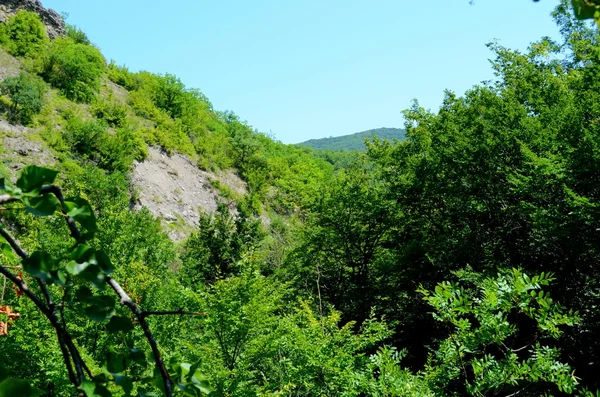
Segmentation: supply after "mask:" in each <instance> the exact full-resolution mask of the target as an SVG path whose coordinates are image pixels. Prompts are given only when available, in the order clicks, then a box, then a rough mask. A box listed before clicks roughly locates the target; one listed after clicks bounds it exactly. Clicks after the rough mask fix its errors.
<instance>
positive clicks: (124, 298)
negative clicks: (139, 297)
mask: <svg viewBox="0 0 600 397" xmlns="http://www.w3.org/2000/svg"><path fill="white" fill-rule="evenodd" d="M106 282H107V283H108V285H109V286H110V287H111V288H112V289H113V290H114V291H115V293H116V294H117V295H118V296H119V298H120V303H121V305H123V306H127V307H128V308H129V310H131V312H132V313H133V314H134V315H135V316H136V318H137V319H138V322H139V324H140V326H141V327H142V329H143V330H144V335H145V336H146V339H147V340H148V343H149V344H150V347H151V348H152V354H153V355H154V359H155V361H156V367H157V368H158V370H159V372H160V375H161V377H162V378H163V385H164V387H165V395H166V396H167V397H171V396H172V395H173V392H172V390H171V389H172V388H171V384H172V383H173V381H172V380H171V377H170V376H169V373H168V372H167V368H166V367H165V364H164V362H163V361H162V358H161V355H160V351H159V350H158V344H157V343H156V340H155V339H154V336H153V335H152V331H150V327H149V326H148V322H147V321H146V316H144V312H142V311H141V310H140V308H139V306H138V305H136V304H135V302H134V301H133V300H132V299H131V298H130V297H129V295H127V292H125V290H123V288H122V287H121V285H119V283H117V282H116V281H115V280H114V279H113V278H112V277H106Z"/></svg>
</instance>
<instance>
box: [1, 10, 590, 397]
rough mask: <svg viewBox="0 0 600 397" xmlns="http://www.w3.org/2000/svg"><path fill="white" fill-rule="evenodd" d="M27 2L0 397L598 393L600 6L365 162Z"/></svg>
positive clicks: (9, 199)
mask: <svg viewBox="0 0 600 397" xmlns="http://www.w3.org/2000/svg"><path fill="white" fill-rule="evenodd" d="M8 3H10V7H13V8H10V7H9V6H6V4H8ZM30 3H35V4H38V5H39V3H38V2H36V1H33V0H32V1H27V2H21V3H19V2H13V1H11V2H6V4H4V6H5V7H4V8H2V12H4V13H5V14H6V18H5V19H6V20H5V22H4V23H2V24H0V45H1V47H2V48H1V49H0V78H1V82H0V93H1V95H2V96H1V97H0V105H1V109H2V120H0V131H1V132H0V134H2V140H1V145H0V158H1V159H2V161H1V162H0V173H1V174H2V178H1V179H0V190H1V192H0V236H1V239H0V245H1V246H2V247H1V248H2V249H1V250H0V286H1V288H2V290H1V294H0V397H5V396H40V395H43V396H73V395H81V396H88V397H94V396H102V397H103V396H140V397H144V396H161V395H166V396H172V395H178V396H202V395H210V396H330V397H334V396H357V397H358V396H381V397H383V396H463V395H465V396H466V395H472V396H544V395H577V396H589V397H591V396H597V395H600V394H599V393H598V392H597V390H600V378H599V377H598V373H600V310H599V309H598V307H599V305H600V295H599V293H598V292H599V291H600V35H599V34H598V30H597V27H596V26H595V25H591V24H588V23H587V22H585V21H582V20H579V19H577V18H576V17H575V15H574V13H576V14H577V16H578V17H581V18H593V17H598V15H600V13H595V11H594V10H592V11H594V12H590V9H589V7H593V6H590V4H591V3H589V2H585V3H581V4H580V2H578V1H574V2H570V1H567V0H564V1H563V2H561V3H560V5H559V6H558V7H557V9H556V11H555V13H554V19H555V21H556V23H557V24H558V26H559V27H560V31H561V33H562V38H561V40H560V41H556V42H554V41H550V40H549V39H547V38H545V39H541V40H540V41H537V42H534V43H532V44H531V45H530V47H529V48H528V50H527V51H525V52H519V51H514V50H511V49H509V48H505V47H503V46H501V45H500V44H490V45H489V47H490V50H491V51H492V52H493V62H492V67H493V69H494V72H495V79H494V80H493V81H489V82H487V83H485V84H481V85H478V86H474V87H473V88H472V89H470V90H469V91H468V92H466V93H465V94H464V95H462V96H458V95H456V94H454V93H452V92H447V93H446V95H445V98H444V102H443V104H442V106H441V107H440V109H439V111H436V112H432V111H426V110H425V109H423V108H422V107H420V106H419V104H418V102H415V103H414V105H413V106H412V108H411V109H408V110H406V111H405V113H404V114H405V118H406V120H407V122H406V126H405V127H406V139H405V140H404V141H396V142H390V141H386V140H382V139H379V138H374V139H373V140H372V141H370V142H368V143H367V151H366V152H363V153H358V152H355V153H345V152H338V151H314V150H313V149H311V148H308V147H300V146H295V145H284V144H282V143H280V142H277V141H274V140H273V139H272V138H270V137H269V136H267V135H265V134H262V133H260V132H258V131H256V130H255V129H253V128H252V127H251V126H250V124H249V123H247V122H245V121H243V120H240V119H239V117H237V116H236V115H235V114H234V113H232V112H229V111H227V112H224V111H219V110H216V109H214V108H213V106H212V104H211V103H210V101H209V99H208V98H207V97H206V96H205V95H204V94H202V92H201V91H200V90H198V89H194V88H190V87H186V86H185V85H184V83H183V82H182V81H180V80H179V79H178V78H177V77H175V76H173V75H169V74H166V75H158V74H153V73H150V72H144V71H142V72H132V71H130V70H129V69H128V68H127V67H125V66H119V64H118V63H115V62H107V61H106V59H105V58H104V56H103V55H102V53H101V52H100V51H99V49H98V48H96V47H95V46H94V45H93V44H92V43H91V42H90V40H89V39H88V37H87V36H86V34H85V33H84V32H83V31H82V30H81V29H80V28H77V27H75V26H70V25H66V26H65V27H64V35H63V34H57V35H56V37H55V36H54V35H52V37H53V38H50V35H49V27H48V26H47V24H48V21H47V20H44V21H42V20H41V19H40V15H42V14H40V13H41V11H40V9H39V8H31V7H29V8H27V9H20V8H21V7H22V6H23V4H30ZM15 4H16V5H15ZM573 4H574V5H575V6H576V8H575V9H573ZM594 4H595V3H594ZM7 7H8V8H7ZM15 7H16V8H15ZM515 12H517V11H515ZM43 22H45V24H44V23H43ZM53 29H54V28H53ZM57 31H60V29H58V30H56V29H54V30H52V32H57ZM416 94H417V95H418V93H416ZM143 170H145V172H146V174H144V175H141V174H140V172H142V171H143ZM184 182H185V183H187V184H184ZM190 186H191V187H190ZM190 189H196V190H193V191H192V192H189V190H190ZM199 195H205V196H206V197H210V200H213V201H210V203H209V202H208V201H206V202H205V201H202V200H198V196H199ZM203 197H204V196H203ZM194 200H196V201H194ZM207 200H208V199H207ZM207 203H208V204H207ZM194 206H195V207H194ZM192 207H193V208H192ZM164 208H168V209H169V213H168V214H167V213H166V212H165V211H163V210H164ZM178 208H181V211H180V212H177V211H179V210H177V209H178ZM170 211H173V212H170ZM190 211H192V212H193V214H191V213H190Z"/></svg>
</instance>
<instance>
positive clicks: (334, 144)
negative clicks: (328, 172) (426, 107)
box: [298, 128, 406, 152]
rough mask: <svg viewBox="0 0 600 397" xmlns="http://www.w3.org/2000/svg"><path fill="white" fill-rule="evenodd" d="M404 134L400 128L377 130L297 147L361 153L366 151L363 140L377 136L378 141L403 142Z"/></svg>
mask: <svg viewBox="0 0 600 397" xmlns="http://www.w3.org/2000/svg"><path fill="white" fill-rule="evenodd" d="M405 133H406V131H405V130H404V129H401V128H377V129H374V130H368V131H363V132H357V133H355V134H350V135H343V136H336V137H329V138H320V139H310V140H308V141H306V142H301V143H299V144H298V145H301V146H308V147H311V148H313V149H316V150H333V151H337V150H341V151H356V152H361V151H364V150H365V149H366V147H365V139H371V138H372V137H373V136H377V137H378V138H380V139H387V140H389V141H393V140H394V139H398V140H403V139H404V138H405Z"/></svg>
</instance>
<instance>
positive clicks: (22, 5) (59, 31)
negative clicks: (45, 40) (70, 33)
mask: <svg viewBox="0 0 600 397" xmlns="http://www.w3.org/2000/svg"><path fill="white" fill-rule="evenodd" d="M19 10H27V11H32V12H35V13H37V14H38V15H39V16H40V18H41V20H42V22H43V23H44V25H46V30H47V31H48V36H49V37H50V38H51V39H55V38H57V37H58V36H64V35H65V21H64V20H63V19H62V17H61V16H60V15H59V14H58V13H57V12H56V11H54V10H51V9H49V8H45V7H44V6H43V5H42V3H41V1H40V0H0V22H4V21H6V20H7V19H8V18H10V17H11V16H13V15H15V14H16V13H17V11H19Z"/></svg>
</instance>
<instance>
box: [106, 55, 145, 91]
mask: <svg viewBox="0 0 600 397" xmlns="http://www.w3.org/2000/svg"><path fill="white" fill-rule="evenodd" d="M108 78H109V79H110V81H112V82H113V83H115V84H118V85H120V86H121V87H124V88H126V89H127V90H128V91H135V90H137V89H139V88H140V87H141V85H142V79H141V78H140V77H139V76H138V74H137V73H132V72H130V71H129V69H127V67H125V66H119V65H117V64H116V63H115V62H114V61H110V64H109V65H108Z"/></svg>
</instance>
